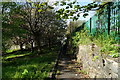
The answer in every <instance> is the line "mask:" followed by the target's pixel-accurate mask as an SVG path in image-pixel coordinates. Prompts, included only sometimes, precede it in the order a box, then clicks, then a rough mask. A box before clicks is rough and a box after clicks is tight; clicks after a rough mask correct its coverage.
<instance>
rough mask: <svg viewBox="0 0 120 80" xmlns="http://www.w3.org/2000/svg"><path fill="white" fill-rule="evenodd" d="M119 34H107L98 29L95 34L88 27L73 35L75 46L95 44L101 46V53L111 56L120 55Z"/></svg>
mask: <svg viewBox="0 0 120 80" xmlns="http://www.w3.org/2000/svg"><path fill="white" fill-rule="evenodd" d="M118 43H119V35H115V36H113V35H107V34H106V33H104V32H103V33H100V32H99V31H97V33H95V34H90V33H89V31H88V30H87V29H84V30H81V31H79V32H75V33H74V34H73V36H72V44H73V45H74V46H73V47H76V46H78V45H79V44H83V45H90V44H95V45H97V46H99V47H100V52H101V54H107V55H110V56H111V57H114V58H117V57H119V54H118V50H119V48H120V46H119V44H118Z"/></svg>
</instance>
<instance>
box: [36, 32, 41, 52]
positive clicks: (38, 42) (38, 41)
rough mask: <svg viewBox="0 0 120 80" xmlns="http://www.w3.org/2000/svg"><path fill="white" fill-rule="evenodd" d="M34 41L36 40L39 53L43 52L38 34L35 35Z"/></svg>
mask: <svg viewBox="0 0 120 80" xmlns="http://www.w3.org/2000/svg"><path fill="white" fill-rule="evenodd" d="M34 40H35V45H36V47H37V49H38V51H39V52H40V51H41V47H40V46H41V43H40V37H39V35H38V34H37V35H34Z"/></svg>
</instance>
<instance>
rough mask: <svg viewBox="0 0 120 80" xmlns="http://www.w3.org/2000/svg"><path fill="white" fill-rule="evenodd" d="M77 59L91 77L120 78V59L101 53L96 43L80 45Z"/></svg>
mask: <svg viewBox="0 0 120 80" xmlns="http://www.w3.org/2000/svg"><path fill="white" fill-rule="evenodd" d="M77 61H78V62H81V63H82V64H83V70H85V71H87V72H88V75H89V77H90V78H118V77H119V76H118V75H120V72H119V71H120V65H119V63H120V60H119V59H118V58H112V57H108V56H107V55H101V54H100V48H99V47H97V46H96V45H93V44H90V45H79V51H78V54H77Z"/></svg>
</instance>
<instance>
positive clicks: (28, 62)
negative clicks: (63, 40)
mask: <svg viewBox="0 0 120 80" xmlns="http://www.w3.org/2000/svg"><path fill="white" fill-rule="evenodd" d="M17 56H22V57H19V58H16V57H17ZM56 57H57V51H55V50H52V51H49V50H46V51H44V54H40V55H38V54H37V52H34V53H31V52H28V51H27V52H26V51H24V52H18V53H15V54H10V55H7V56H4V57H3V68H2V70H3V72H2V78H3V79H6V78H37V79H38V78H39V79H40V80H42V79H44V78H47V77H48V76H49V73H50V71H51V70H52V68H53V65H54V62H55V59H56ZM10 58H12V59H10ZM9 59H10V60H9Z"/></svg>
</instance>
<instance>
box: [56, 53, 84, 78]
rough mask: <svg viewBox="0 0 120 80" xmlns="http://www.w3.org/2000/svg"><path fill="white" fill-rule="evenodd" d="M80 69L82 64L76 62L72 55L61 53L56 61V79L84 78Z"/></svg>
mask: <svg viewBox="0 0 120 80" xmlns="http://www.w3.org/2000/svg"><path fill="white" fill-rule="evenodd" d="M81 69H82V64H78V63H77V62H76V60H75V59H73V55H71V54H66V55H63V54H62V55H61V57H60V60H59V63H58V68H57V74H56V79H60V80H74V79H80V78H85V77H83V74H82V73H81V72H80V70H81Z"/></svg>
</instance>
